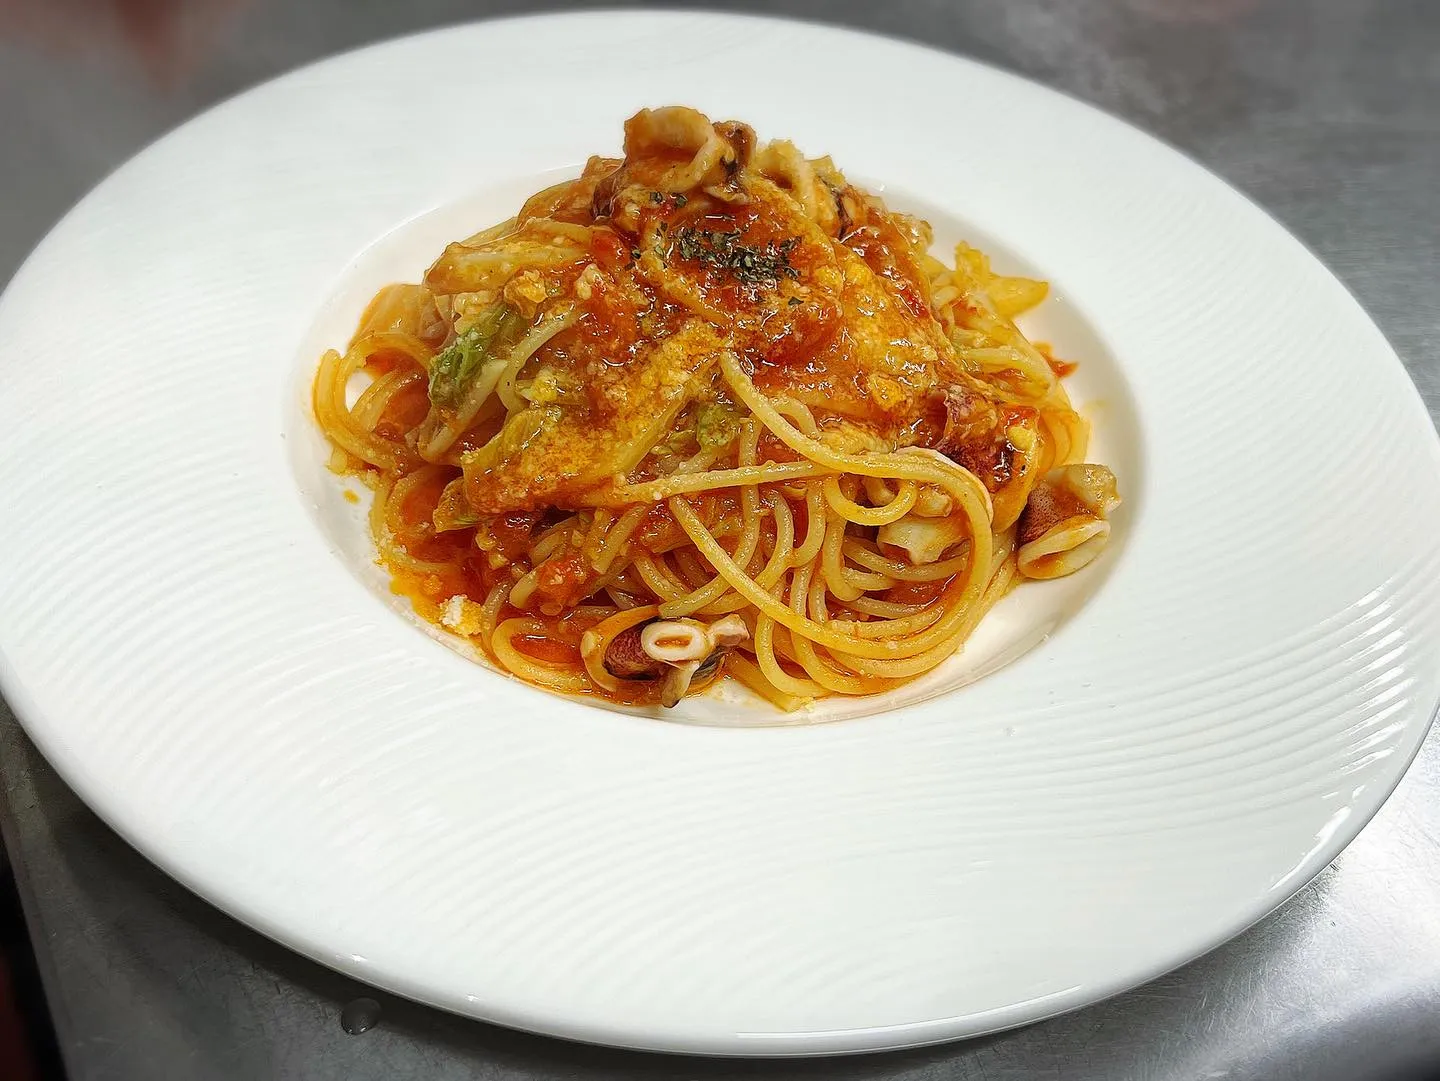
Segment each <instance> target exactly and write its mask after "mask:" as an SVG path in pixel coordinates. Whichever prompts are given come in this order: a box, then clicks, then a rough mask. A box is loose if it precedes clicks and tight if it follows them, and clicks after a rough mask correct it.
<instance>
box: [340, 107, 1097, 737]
mask: <svg viewBox="0 0 1440 1081" xmlns="http://www.w3.org/2000/svg"><path fill="white" fill-rule="evenodd" d="M624 149H625V156H624V158H623V159H608V158H599V157H597V158H592V159H591V160H590V162H589V163H588V164H587V165H586V167H585V169H584V172H583V173H582V174H581V175H580V176H579V177H578V178H576V179H574V180H570V181H566V182H564V183H561V184H557V185H555V186H554V187H551V188H547V189H545V190H544V191H540V192H537V193H536V194H535V195H533V196H532V197H531V198H530V199H529V200H528V201H527V202H526V203H525V205H524V206H523V207H521V208H520V211H519V213H518V214H517V215H516V216H515V217H514V218H511V219H509V220H507V221H504V222H501V223H500V224H499V225H496V226H494V227H492V228H490V229H487V230H484V231H483V232H480V233H477V234H475V235H474V236H472V237H470V238H469V239H467V240H464V241H461V242H458V243H455V244H451V245H450V246H449V247H448V248H447V249H446V250H445V252H444V253H443V254H442V255H441V256H440V258H439V260H438V261H437V262H436V263H435V264H434V265H433V266H432V267H431V268H430V270H429V271H428V273H427V274H426V275H425V278H424V280H423V282H421V283H420V284H418V285H392V286H389V287H387V288H385V289H382V290H381V291H380V292H379V293H378V294H377V295H376V296H375V298H374V300H373V301H372V302H371V304H370V306H369V308H368V309H367V311H366V312H365V314H364V317H363V318H362V320H361V323H360V327H359V329H358V330H357V332H356V334H355V336H354V338H353V340H352V341H351V342H350V344H349V347H348V348H347V350H346V351H345V352H344V353H343V354H342V353H339V352H335V351H331V352H329V353H327V354H326V355H325V356H324V357H323V358H322V360H321V362H320V366H319V371H318V373H317V374H316V377H315V388H314V405H315V414H316V417H317V419H318V420H319V423H320V425H321V426H322V428H323V429H324V431H325V433H326V435H327V436H328V437H329V440H330V442H331V444H332V445H333V448H334V452H333V459H332V467H333V468H335V469H336V470H337V471H341V472H348V473H354V474H357V475H359V476H360V477H362V478H363V479H364V480H365V481H366V482H367V483H368V484H370V485H371V486H372V487H373V488H374V490H375V499H374V502H373V505H372V511H371V516H370V526H371V530H372V532H373V534H374V538H375V542H376V545H377V547H378V549H379V553H380V557H381V559H382V560H383V562H384V563H385V565H386V566H387V567H388V569H389V571H390V573H391V575H392V579H393V584H394V588H395V589H396V590H397V591H398V592H401V593H404V594H406V595H408V596H409V597H410V598H411V599H412V601H413V603H414V605H415V608H416V610H417V611H418V612H419V613H420V614H421V615H422V616H424V617H425V618H427V619H429V620H431V621H432V622H434V623H436V624H438V625H440V626H443V627H445V628H446V629H447V630H449V631H451V632H453V633H455V634H458V635H461V636H463V637H465V638H468V639H470V640H471V641H473V642H474V643H476V644H477V645H478V646H479V647H480V648H481V649H483V650H484V651H485V653H486V654H487V655H488V656H489V657H490V658H491V659H493V661H494V662H495V663H496V664H498V665H499V666H501V667H503V668H504V669H506V670H508V671H509V672H512V673H514V674H515V675H517V676H519V677H521V678H522V679H525V680H527V681H529V682H531V683H534V684H536V685H538V686H541V687H546V688H549V689H552V690H555V691H559V692H562V693H567V694H595V695H601V696H603V697H605V698H608V699H611V700H615V701H620V702H626V703H646V702H657V701H658V702H661V703H663V704H665V705H673V704H675V703H676V702H677V701H679V700H680V699H681V698H682V697H684V696H685V695H687V694H692V693H696V692H697V691H700V690H701V689H703V688H704V687H706V686H707V685H708V684H710V683H711V682H712V681H713V680H715V679H717V678H721V677H723V676H728V677H730V678H733V679H736V680H738V681H739V682H741V683H743V684H744V685H745V686H747V687H749V688H750V689H751V690H753V691H755V692H756V693H758V694H759V695H761V696H762V697H764V698H765V699H767V700H769V701H770V702H772V703H773V704H774V705H776V706H778V707H780V708H781V709H787V710H788V709H794V708H796V707H799V706H801V705H803V704H805V703H807V702H809V701H811V700H813V699H816V698H820V697H823V696H825V695H832V694H843V695H867V694H875V693H879V692H882V691H885V690H887V689H889V688H892V687H894V686H896V685H897V684H899V683H901V682H903V681H905V680H909V679H913V678H915V677H916V676H918V675H920V674H921V673H924V672H927V671H929V670H930V669H932V668H934V667H935V666H936V665H938V664H940V663H941V662H943V661H944V660H945V659H946V658H947V657H949V656H951V655H952V654H954V653H955V652H956V651H957V650H958V649H959V648H960V647H961V645H962V644H963V643H964V641H965V639H966V637H967V636H968V635H969V634H970V633H971V631H972V630H973V629H974V628H975V626H976V624H977V623H978V622H979V621H980V620H981V618H982V617H983V616H984V615H985V613H986V612H987V611H988V610H989V609H990V608H991V607H992V606H993V605H994V604H995V603H996V602H997V601H998V600H999V599H1000V598H1001V597H1003V596H1004V595H1005V594H1006V593H1007V592H1008V591H1009V590H1010V589H1011V588H1012V587H1013V586H1014V585H1015V584H1016V583H1017V582H1018V581H1019V580H1021V579H1023V578H1052V577H1057V576H1060V575H1064V574H1069V573H1071V572H1073V571H1075V570H1078V569H1079V568H1080V567H1082V566H1084V565H1085V564H1086V563H1088V562H1089V561H1090V560H1092V559H1093V558H1094V557H1095V556H1096V555H1097V554H1098V553H1099V551H1100V550H1101V549H1102V548H1103V546H1104V544H1105V541H1106V539H1107V537H1108V535H1109V529H1110V527H1109V524H1108V522H1107V521H1106V517H1107V515H1108V513H1109V511H1110V510H1111V509H1112V508H1113V507H1114V506H1115V505H1116V504H1117V503H1118V501H1119V500H1118V496H1117V495H1116V490H1115V480H1114V477H1113V476H1112V475H1111V474H1110V472H1109V470H1107V469H1106V468H1105V467H1104V466H1100V465H1095V464H1090V463H1086V462H1084V457H1085V447H1086V441H1087V436H1088V427H1087V425H1086V423H1085V421H1084V420H1083V419H1082V418H1081V417H1080V416H1079V414H1077V413H1076V411H1075V410H1074V409H1073V408H1072V407H1071V405H1070V402H1069V399H1068V398H1067V396H1066V393H1065V390H1064V388H1063V386H1062V383H1061V377H1062V376H1063V375H1065V374H1068V371H1069V370H1070V368H1071V366H1070V365H1067V364H1064V363H1062V362H1059V361H1057V360H1055V359H1054V358H1053V357H1051V356H1050V354H1049V353H1048V351H1047V350H1046V349H1045V348H1044V347H1042V346H1037V345H1035V344H1032V343H1031V342H1029V341H1028V340H1027V339H1026V338H1025V336H1024V335H1023V334H1021V333H1020V331H1019V330H1018V329H1017V328H1016V326H1015V324H1014V322H1013V321H1012V319H1013V317H1014V316H1015V315H1017V314H1018V313H1020V312H1022V311H1024V310H1026V309H1028V308H1030V307H1033V306H1034V305H1036V304H1038V303H1039V302H1040V301H1041V300H1042V299H1043V298H1044V296H1045V294H1046V286H1045V284H1044V283H1043V282H1037V281H1032V280H1030V279H1025V278H1016V277H1005V276H1002V275H999V274H996V273H995V272H994V271H993V270H992V269H991V267H990V265H989V261H988V260H987V259H986V257H985V256H984V255H982V254H981V253H980V252H978V251H976V250H974V249H973V248H970V247H968V246H966V245H964V244H962V245H960V246H959V248H958V249H957V251H956V253H955V261H954V264H953V265H950V266H947V265H945V264H943V263H942V262H940V261H939V260H938V259H936V258H934V257H933V256H931V255H930V254H929V249H930V246H931V234H930V228H929V226H928V225H927V224H926V223H925V222H923V221H920V220H918V219H915V218H912V217H909V216H907V215H904V214H901V213H897V212H895V211H891V210H889V209H887V208H886V207H885V205H884V204H883V203H882V202H881V201H880V200H879V199H878V198H877V197H875V196H873V195H871V194H868V193H866V192H864V191H862V190H860V189H859V188H857V187H855V186H854V185H852V184H850V183H849V182H847V181H846V179H845V177H844V176H843V175H842V174H841V173H840V172H839V171H838V170H837V169H836V168H835V166H834V165H833V164H832V163H831V162H830V160H829V159H827V158H821V159H815V160H807V159H806V158H804V157H803V156H802V155H801V154H800V152H799V151H798V150H797V149H796V148H795V147H794V146H793V145H791V144H790V143H788V142H783V141H777V142H772V143H769V144H767V145H765V146H758V145H757V143H756V140H755V136H754V133H753V132H752V131H751V130H750V129H749V128H748V127H746V126H744V125H742V124H738V123H718V124H712V123H711V122H710V121H709V120H708V119H706V118H705V117H703V116H701V115H700V114H699V113H696V112H694V111H693V110H690V109H685V108H678V107H672V108H665V109H658V110H644V111H642V112H640V113H638V114H637V115H635V116H634V117H632V118H631V119H630V120H629V121H628V122H627V123H626V125H625V148H624ZM360 384H363V389H361V390H360V391H359V393H358V396H356V394H355V393H354V391H355V388H356V386H357V385H360Z"/></svg>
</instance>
